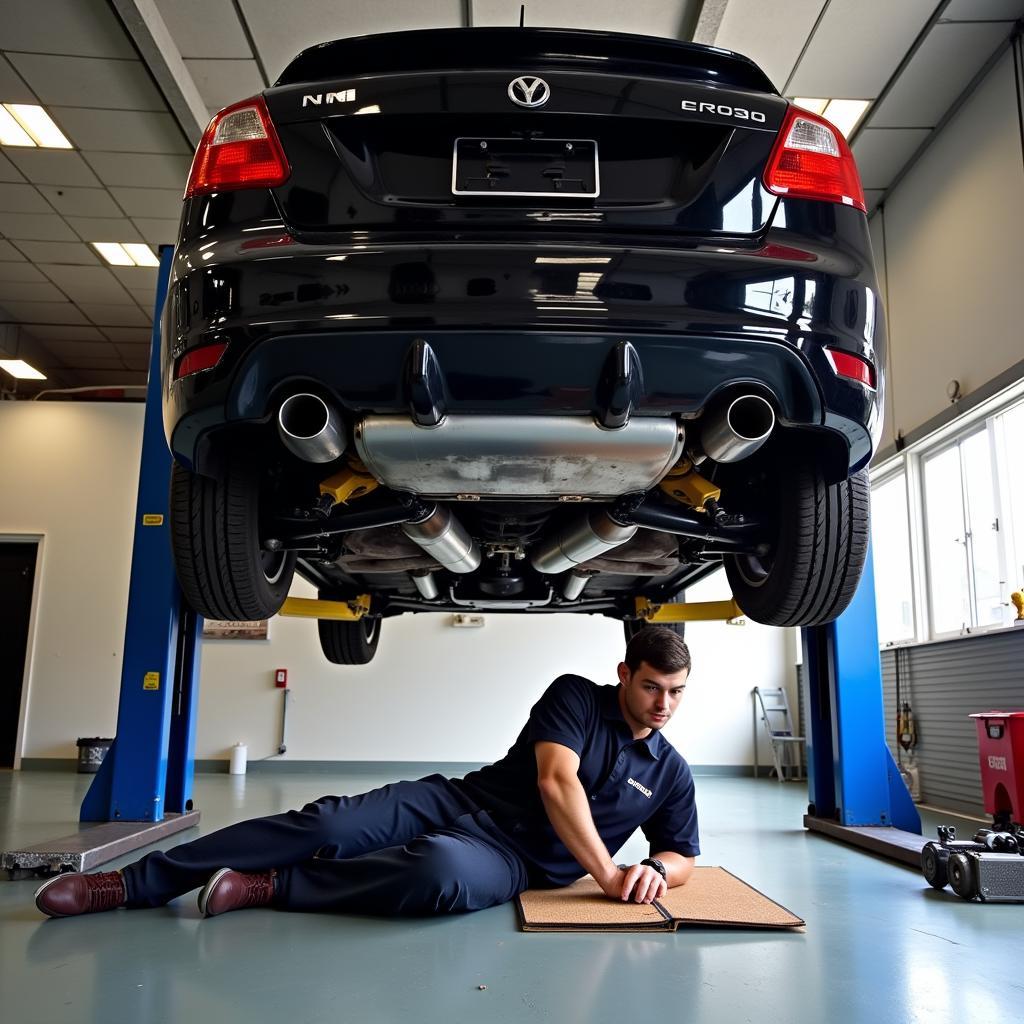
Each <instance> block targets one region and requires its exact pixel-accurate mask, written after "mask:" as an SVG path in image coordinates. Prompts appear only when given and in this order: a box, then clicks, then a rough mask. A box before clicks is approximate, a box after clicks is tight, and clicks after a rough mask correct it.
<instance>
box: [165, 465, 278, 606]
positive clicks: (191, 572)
mask: <svg viewBox="0 0 1024 1024" xmlns="http://www.w3.org/2000/svg"><path fill="white" fill-rule="evenodd" d="M259 498H260V478H259V473H258V471H257V470H256V469H255V467H253V466H250V465H247V464H245V463H242V462H229V463H228V464H227V466H226V468H225V470H224V473H223V476H222V477H221V478H219V479H216V480H215V479H211V478H210V477H205V476H200V475H199V474H198V473H190V472H189V471H188V470H187V469H184V468H182V467H181V466H179V465H178V464H177V463H174V464H173V466H172V467H171V485H170V513H171V515H170V519H171V548H172V550H173V553H174V565H175V569H176V570H177V574H178V582H179V584H180V585H181V590H182V593H183V594H184V595H185V600H187V601H188V603H189V604H190V605H191V606H192V607H193V608H194V609H195V610H196V611H197V612H198V613H199V614H200V615H202V616H204V617H205V618H208V619H229V620H234V619H266V618H269V617H270V616H271V615H275V614H276V613H277V612H278V611H279V610H280V608H281V605H282V604H284V599H285V598H286V597H287V596H288V590H289V589H290V587H291V584H292V577H293V576H294V574H295V552H293V551H292V552H284V551H281V552H276V553H275V552H269V551H263V549H262V547H261V545H260V537H259V511H260V502H259Z"/></svg>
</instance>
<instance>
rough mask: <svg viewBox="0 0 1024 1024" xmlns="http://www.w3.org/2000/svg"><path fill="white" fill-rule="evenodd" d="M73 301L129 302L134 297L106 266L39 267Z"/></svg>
mask: <svg viewBox="0 0 1024 1024" xmlns="http://www.w3.org/2000/svg"><path fill="white" fill-rule="evenodd" d="M39 269H40V270H42V272H43V273H44V274H46V276H47V277H48V278H49V279H50V280H51V281H53V283H54V284H55V285H57V286H58V287H59V288H60V290H61V291H62V292H64V294H65V295H66V296H67V297H68V298H69V299H71V301H72V302H77V303H79V304H81V303H83V302H84V303H93V304H95V303H110V304H111V305H117V304H119V303H122V304H126V305H127V304H128V303H130V302H131V301H132V297H131V296H130V295H129V294H128V292H126V291H125V290H124V288H123V287H122V285H121V283H120V282H119V281H118V280H117V278H116V277H114V275H113V274H112V273H111V272H110V271H109V270H108V269H107V268H106V267H68V266H63V265H51V266H46V265H44V266H42V267H40V268H39Z"/></svg>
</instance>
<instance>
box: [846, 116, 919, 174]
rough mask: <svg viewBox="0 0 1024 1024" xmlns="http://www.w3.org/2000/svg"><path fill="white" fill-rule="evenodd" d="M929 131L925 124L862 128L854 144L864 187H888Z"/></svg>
mask: <svg viewBox="0 0 1024 1024" xmlns="http://www.w3.org/2000/svg"><path fill="white" fill-rule="evenodd" d="M930 134H931V132H930V130H929V129H927V128H917V129H915V128H865V129H864V130H863V131H862V132H861V133H860V134H859V135H858V136H857V138H856V141H855V142H854V144H853V155H854V157H855V158H856V160H857V167H858V168H859V169H860V180H861V181H862V182H863V184H864V187H865V188H875V189H878V188H881V189H886V188H888V187H889V186H890V185H891V184H892V182H893V180H894V179H895V177H896V175H897V174H899V172H900V171H901V170H902V169H903V167H904V166H905V165H906V163H907V161H908V160H909V159H910V158H911V156H913V155H914V153H915V152H916V151H917V148H918V146H920V145H921V143H922V142H924V140H925V139H926V138H928V136H929V135H930Z"/></svg>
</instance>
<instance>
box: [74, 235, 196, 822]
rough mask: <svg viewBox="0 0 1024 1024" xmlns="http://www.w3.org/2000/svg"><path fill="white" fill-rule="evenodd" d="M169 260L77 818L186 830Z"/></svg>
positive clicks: (190, 621) (166, 256)
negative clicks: (113, 722) (100, 706)
mask: <svg viewBox="0 0 1024 1024" xmlns="http://www.w3.org/2000/svg"><path fill="white" fill-rule="evenodd" d="M172 256H173V250H172V249H171V247H170V246H166V247H163V248H162V249H161V252H160V270H159V278H158V283H157V294H156V311H155V315H154V318H153V337H152V349H151V352H150V363H149V384H148V387H147V391H146V417H145V427H144V432H143V439H142V463H141V469H140V473H139V495H138V503H137V507H136V516H135V542H134V547H133V550H132V568H131V584H130V588H129V594H128V615H127V621H126V624H125V644H124V660H123V663H122V670H121V696H120V703H119V705H118V713H117V735H116V738H115V740H114V743H113V745H112V746H111V748H110V751H109V752H108V754H107V756H106V757H105V758H104V760H103V764H102V765H101V766H100V770H99V772H98V773H97V775H96V778H95V779H94V780H93V783H92V786H91V787H90V789H89V792H88V793H87V794H86V797H85V800H84V801H83V803H82V808H81V814H80V820H81V821H83V822H91V821H106V822H112V821H135V822H162V821H165V819H166V818H167V816H168V815H175V816H181V815H184V816H186V820H185V821H182V820H181V819H180V818H179V819H178V821H177V822H176V824H179V825H180V827H182V828H186V827H190V826H191V825H192V824H195V823H196V821H197V820H198V813H197V812H193V810H192V771H193V757H194V752H195V723H196V703H197V698H198V686H197V683H198V676H199V673H198V656H199V643H198V636H199V630H200V628H201V624H202V620H201V619H200V618H199V617H198V616H197V615H196V614H195V612H193V611H192V610H191V609H189V608H188V607H187V605H186V604H185V602H184V600H183V598H182V594H181V591H180V589H179V587H178V582H177V578H176V576H175V573H174V565H173V561H172V557H171V545H170V536H169V534H170V524H169V516H168V507H167V494H168V480H169V479H170V473H171V456H170V452H169V451H168V449H167V442H166V440H165V439H164V432H163V423H162V418H161V395H160V387H161V384H160V316H161V312H162V310H163V306H164V301H165V299H166V296H167V285H168V280H169V278H170V271H171V259H172ZM177 830H178V829H174V831H177ZM165 831H166V830H165ZM151 841H152V839H147V840H146V842H151Z"/></svg>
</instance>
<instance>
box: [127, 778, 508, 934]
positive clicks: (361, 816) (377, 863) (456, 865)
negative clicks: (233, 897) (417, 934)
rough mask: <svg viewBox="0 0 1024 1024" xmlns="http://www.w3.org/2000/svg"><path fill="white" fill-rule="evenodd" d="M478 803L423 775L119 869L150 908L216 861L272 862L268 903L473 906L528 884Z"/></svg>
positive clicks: (240, 866)
mask: <svg viewBox="0 0 1024 1024" xmlns="http://www.w3.org/2000/svg"><path fill="white" fill-rule="evenodd" d="M502 840H503V834H502V832H501V831H500V830H499V829H498V828H497V826H496V825H495V824H494V822H493V821H491V818H490V816H489V815H488V814H487V812H486V811H482V810H480V809H479V808H478V807H476V806H475V805H474V804H473V803H472V802H471V801H470V800H469V799H468V798H467V797H466V796H464V795H463V794H462V793H460V792H459V790H458V788H457V787H456V786H454V785H453V784H452V783H451V781H450V780H449V779H446V778H444V777H443V776H441V775H431V776H428V777H427V778H425V779H420V780H419V781H418V782H396V783H394V784H392V785H390V786H384V787H382V788H381V789H375V790H372V791H371V792H369V793H364V794H362V795H360V796H325V797H321V798H320V799H319V800H314V801H313V803H310V804H306V806H305V807H303V808H302V810H300V811H287V812H285V813H284V814H273V815H270V816H269V817H266V818H252V819H250V820H249V821H242V822H239V823H238V824H237V825H230V826H228V827H227V828H223V829H219V830H218V831H216V832H211V833H210V835H208V836H202V837H201V838H199V839H196V840H195V841H193V842H191V843H182V844H181V845H180V846H175V847H173V848H172V849H170V850H167V851H166V852H158V853H151V854H148V855H147V856H145V857H143V858H142V859H141V860H138V861H136V862H135V863H134V864H130V865H128V866H127V867H126V868H124V880H125V889H126V891H127V894H128V906H130V907H157V906H162V905H163V904H165V903H167V902H168V900H171V899H173V898H174V897H175V896H180V895H181V894H182V893H186V892H188V891H190V890H191V889H195V888H197V887H199V886H201V885H205V883H206V882H207V880H208V879H209V878H210V876H211V875H212V874H213V873H214V872H215V871H217V870H218V869H220V868H224V867H227V868H233V869H235V870H236V871H246V872H256V871H267V870H269V869H271V868H276V869H277V898H276V900H275V906H278V907H281V908H283V909H287V910H339V911H352V912H356V913H371V914H440V913H456V912H461V911H467V910H482V909H484V908H485V907H492V906H495V905H497V904H499V903H505V902H507V901H508V900H510V899H512V898H513V897H514V896H516V895H517V894H518V893H520V892H522V891H523V889H525V888H527V885H528V880H527V869H526V865H525V864H524V863H523V861H522V859H521V858H520V857H519V856H518V854H516V853H515V852H514V851H513V850H512V849H510V848H509V846H508V845H507V844H506V843H505V842H503V841H502Z"/></svg>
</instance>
